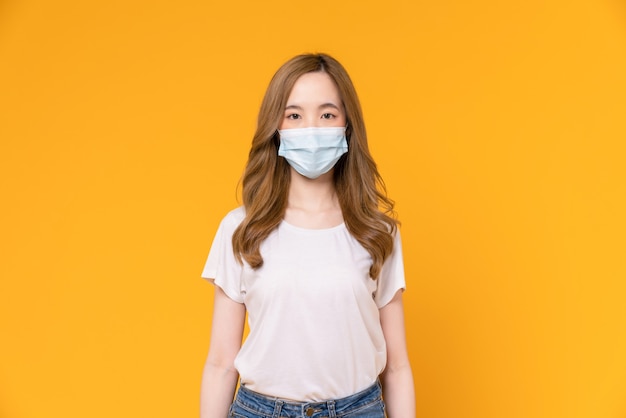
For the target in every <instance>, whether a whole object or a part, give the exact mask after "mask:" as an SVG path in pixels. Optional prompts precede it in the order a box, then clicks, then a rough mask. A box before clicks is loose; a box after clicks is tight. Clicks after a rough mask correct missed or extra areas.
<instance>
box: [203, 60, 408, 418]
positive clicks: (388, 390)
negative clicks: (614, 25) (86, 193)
mask: <svg viewBox="0 0 626 418" xmlns="http://www.w3.org/2000/svg"><path fill="white" fill-rule="evenodd" d="M377 186H379V187H378V188H377ZM243 203H244V205H243V207H240V208H238V209H235V210H233V211H232V212H230V213H229V214H228V215H227V216H226V217H225V218H224V219H223V220H222V223H221V224H220V227H219V229H218V231H217V234H216V236H215V239H214V241H213V245H212V247H211V251H210V253H209V258H208V260H207V263H206V265H205V268H204V271H203V274H202V277H204V278H207V279H209V280H210V281H212V282H213V283H214V284H215V285H216V286H215V301H214V308H213V309H214V311H213V326H212V331H211V347H210V350H209V355H208V358H207V361H206V365H205V369H204V374H203V380H202V395H201V416H202V417H203V418H212V417H219V418H223V417H225V416H228V415H229V411H230V415H229V416H235V417H320V418H321V417H344V416H345V417H348V416H349V417H384V410H385V409H386V412H387V414H388V416H389V417H390V418H399V417H414V416H415V405H414V393H413V378H412V374H411V367H410V364H409V359H408V355H407V350H406V343H405V335H404V317H403V308H402V291H403V289H404V286H405V283H404V270H403V262H402V253H401V251H402V250H401V244H400V237H399V234H398V232H397V228H396V223H397V222H396V221H395V219H394V218H393V217H392V216H391V215H392V214H393V202H392V201H391V200H389V199H388V198H387V197H386V195H385V194H384V186H383V183H382V180H381V178H380V176H379V174H378V171H377V169H376V165H375V163H374V161H373V159H372V157H371V155H370V153H369V151H368V147H367V139H366V134H365V125H364V123H363V117H362V114H361V108H360V104H359V101H358V98H357V95H356V91H355V90H354V86H353V85H352V82H351V80H350V78H349V76H348V74H347V73H346V71H345V70H344V68H343V67H342V66H341V64H339V63H338V62H337V61H336V60H335V59H333V58H332V57H330V56H328V55H325V54H307V55H300V56H297V57H295V58H293V59H291V60H290V61H288V62H287V63H285V64H284V65H283V66H282V67H281V68H280V69H279V70H278V71H277V72H276V74H275V75H274V77H273V78H272V81H271V82H270V85H269V87H268V89H267V92H266V94H265V97H264V99H263V102H262V104H261V109H260V112H259V118H258V126H257V130H256V133H255V135H254V139H253V141H252V148H251V150H250V155H249V159H248V163H247V166H246V169H245V173H244V176H243ZM380 208H382V210H381V209H380ZM246 312H247V314H248V321H249V326H250V334H249V335H248V337H247V339H246V341H245V342H244V344H243V345H241V339H242V334H243V329H244V321H245V316H246ZM238 378H240V379H241V385H240V387H239V390H238V391H237V395H236V397H235V400H234V402H233V396H234V393H235V389H236V386H237V379H238ZM381 385H382V395H383V398H384V403H383V401H382V400H381Z"/></svg>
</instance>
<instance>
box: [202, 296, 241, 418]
mask: <svg viewBox="0 0 626 418" xmlns="http://www.w3.org/2000/svg"><path fill="white" fill-rule="evenodd" d="M245 317H246V308H245V306H244V305H243V304H241V303H237V302H235V301H233V300H232V299H230V298H229V297H228V296H226V294H225V293H224V291H223V290H222V289H221V288H220V287H219V286H215V299H214V303H213V325H212V327H211V345H210V348H209V355H208V357H207V360H206V364H205V366H204V372H203V374H202V387H201V394H200V417H201V418H223V417H225V416H226V415H227V414H228V408H229V407H230V404H231V403H232V401H233V396H234V393H235V387H236V386H237V378H238V373H237V370H235V367H234V361H235V357H236V356H237V353H238V352H239V349H240V348H241V338H242V336H243V327H244V322H245Z"/></svg>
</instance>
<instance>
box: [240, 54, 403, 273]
mask: <svg viewBox="0 0 626 418" xmlns="http://www.w3.org/2000/svg"><path fill="white" fill-rule="evenodd" d="M318 71H321V72H325V73H326V74H328V75H329V76H330V78H331V79H332V80H333V81H334V82H335V84H336V86H337V88H338V90H339V95H340V97H341V100H342V102H343V106H344V108H345V113H346V121H347V130H346V139H347V142H348V152H347V153H346V154H344V155H343V156H342V157H341V159H340V160H339V161H338V162H337V164H336V165H335V168H334V174H333V180H334V184H335V189H336V192H337V196H338V200H339V204H340V206H341V211H342V214H343V219H344V223H345V225H346V227H347V229H348V231H349V232H350V233H351V234H352V236H354V237H355V238H356V240H357V241H358V242H359V243H360V244H361V245H362V246H363V248H365V249H366V250H367V252H368V253H369V254H370V256H371V258H372V265H371V267H370V271H369V274H370V277H371V278H373V279H376V278H377V277H378V275H379V274H380V271H381V268H382V265H383V263H384V261H385V259H386V258H387V257H388V256H389V254H391V251H392V249H393V234H394V233H395V231H396V228H397V223H398V222H397V220H396V218H395V213H394V211H393V207H394V202H393V201H392V200H391V199H389V198H388V197H387V192H386V189H385V184H384V182H383V180H382V178H381V176H380V175H379V173H378V170H377V168H376V163H375V162H374V160H373V159H372V156H371V154H370V152H369V149H368V146H367V135H366V133H365V124H364V122H363V114H362V111H361V105H360V103H359V99H358V97H357V94H356V90H355V89H354V85H353V84H352V81H351V80H350V77H349V76H348V73H347V72H346V70H345V69H344V68H343V66H342V65H341V64H340V63H339V62H338V61H337V60H335V59H334V58H332V57H330V56H329V55H326V54H304V55H298V56H296V57H294V58H292V59H291V60H289V61H287V62H286V63H285V64H284V65H283V66H282V67H280V68H279V69H278V71H277V72H276V74H274V77H273V78H272V80H271V81H270V84H269V86H268V88H267V91H266V93H265V97H264V98H263V102H262V103H261V109H260V111H259V117H258V122H257V129H256V132H255V134H254V138H253V140H252V147H251V149H250V154H249V156H248V163H247V165H246V168H245V171H244V175H243V179H242V196H243V204H244V207H245V212H246V215H245V218H244V220H243V221H242V222H241V224H240V225H239V227H238V228H237V229H236V230H235V233H234V235H233V251H234V253H235V256H236V257H237V259H238V261H239V262H243V261H242V259H243V260H245V261H246V262H247V263H248V264H249V265H250V266H251V267H252V268H258V267H260V266H261V265H263V257H262V256H261V253H260V245H261V243H262V242H263V240H264V239H265V238H267V236H268V235H269V234H270V233H271V232H272V230H274V229H275V228H276V227H277V226H278V225H279V224H280V222H281V221H282V219H283V217H284V214H285V209H286V206H287V194H288V190H289V183H290V178H291V177H290V170H289V164H288V163H287V162H286V161H285V159H284V158H282V157H279V156H278V147H279V145H280V137H279V134H278V128H279V126H280V123H281V120H282V118H283V115H284V110H285V106H286V105H287V99H288V98H289V94H290V93H291V89H292V88H293V86H294V84H295V82H296V80H298V78H299V77H300V76H302V75H303V74H306V73H310V72H318Z"/></svg>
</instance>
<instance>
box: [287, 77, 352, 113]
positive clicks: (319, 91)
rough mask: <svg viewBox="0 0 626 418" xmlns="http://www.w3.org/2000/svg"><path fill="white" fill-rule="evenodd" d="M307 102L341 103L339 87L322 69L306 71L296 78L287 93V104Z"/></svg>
mask: <svg viewBox="0 0 626 418" xmlns="http://www.w3.org/2000/svg"><path fill="white" fill-rule="evenodd" d="M307 102H312V103H317V102H322V103H327V102H330V103H335V104H339V103H341V97H340V95H339V89H337V85H336V84H335V82H334V81H333V80H332V78H330V76H329V75H328V74H327V73H325V72H322V71H317V72H313V73H306V74H303V75H301V76H300V77H299V78H298V79H297V80H296V83H295V84H294V85H293V88H292V89H291V92H290V93H289V98H288V99H287V105H290V104H294V103H298V104H305V103H307Z"/></svg>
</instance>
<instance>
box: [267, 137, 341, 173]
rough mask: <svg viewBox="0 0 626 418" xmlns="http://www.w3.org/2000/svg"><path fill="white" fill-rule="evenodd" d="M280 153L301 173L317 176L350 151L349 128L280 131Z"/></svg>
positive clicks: (328, 169) (325, 171)
mask: <svg viewBox="0 0 626 418" xmlns="http://www.w3.org/2000/svg"><path fill="white" fill-rule="evenodd" d="M278 133H279V134H280V146H279V147H278V155H280V156H281V157H284V158H285V159H286V160H287V162H288V163H289V165H290V166H292V167H293V168H294V170H296V171H297V172H298V173H300V174H302V175H303V176H305V177H308V178H310V179H316V178H318V177H319V176H321V175H322V174H324V173H327V172H328V171H330V169H331V168H333V167H334V166H335V164H336V163H337V161H339V158H341V156H342V155H343V154H345V153H346V152H348V141H347V140H346V128H345V127H343V126H342V127H338V128H316V127H311V128H297V129H283V130H279V131H278Z"/></svg>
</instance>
